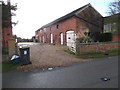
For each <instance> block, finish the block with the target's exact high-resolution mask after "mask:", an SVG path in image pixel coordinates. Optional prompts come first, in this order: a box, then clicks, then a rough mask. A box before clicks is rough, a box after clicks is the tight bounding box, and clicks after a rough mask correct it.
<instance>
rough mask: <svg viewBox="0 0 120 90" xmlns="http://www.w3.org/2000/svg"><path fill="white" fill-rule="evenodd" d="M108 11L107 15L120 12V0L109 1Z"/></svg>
mask: <svg viewBox="0 0 120 90" xmlns="http://www.w3.org/2000/svg"><path fill="white" fill-rule="evenodd" d="M108 13H109V15H114V14H117V13H120V0H114V1H113V2H110V4H109V10H108Z"/></svg>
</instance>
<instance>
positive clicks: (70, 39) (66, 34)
mask: <svg viewBox="0 0 120 90" xmlns="http://www.w3.org/2000/svg"><path fill="white" fill-rule="evenodd" d="M102 23H103V18H102V16H101V14H99V13H98V12H97V11H96V10H95V9H94V8H93V7H92V6H91V4H87V5H85V6H83V7H81V8H79V9H77V10H75V11H73V12H71V13H69V14H67V15H65V16H63V17H61V18H58V19H56V20H54V21H52V22H51V23H48V24H46V25H44V26H42V27H41V28H40V29H38V30H37V31H36V32H35V38H36V39H37V41H38V42H42V43H51V44H61V45H67V46H70V44H74V43H75V40H76V38H77V37H82V36H84V35H89V36H90V37H91V38H93V39H94V41H99V35H100V33H101V32H102V30H103V24H102Z"/></svg>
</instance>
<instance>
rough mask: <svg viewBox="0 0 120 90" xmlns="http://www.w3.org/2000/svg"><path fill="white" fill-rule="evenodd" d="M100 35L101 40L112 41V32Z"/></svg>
mask: <svg viewBox="0 0 120 90" xmlns="http://www.w3.org/2000/svg"><path fill="white" fill-rule="evenodd" d="M100 37H101V40H100V41H101V42H107V41H112V33H102V34H101V35H100Z"/></svg>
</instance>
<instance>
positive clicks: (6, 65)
mask: <svg viewBox="0 0 120 90" xmlns="http://www.w3.org/2000/svg"><path fill="white" fill-rule="evenodd" d="M17 66H19V64H12V63H11V62H8V61H7V62H3V63H2V71H3V72H6V71H12V70H16V69H17Z"/></svg>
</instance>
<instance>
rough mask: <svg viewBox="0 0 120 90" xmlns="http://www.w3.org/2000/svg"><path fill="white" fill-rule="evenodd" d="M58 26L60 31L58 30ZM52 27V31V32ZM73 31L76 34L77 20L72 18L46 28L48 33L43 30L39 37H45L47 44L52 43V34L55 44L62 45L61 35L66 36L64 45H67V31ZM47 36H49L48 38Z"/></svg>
mask: <svg viewBox="0 0 120 90" xmlns="http://www.w3.org/2000/svg"><path fill="white" fill-rule="evenodd" d="M57 25H58V29H57V28H56V27H57ZM50 27H51V30H50ZM68 30H73V31H75V32H76V18H75V17H71V18H69V19H67V20H64V21H62V22H59V23H56V24H54V25H51V26H49V27H47V28H46V32H45V31H44V30H42V31H41V32H40V33H39V37H41V38H42V36H44V37H45V42H46V43H50V34H53V43H55V44H60V33H63V35H64V44H66V31H68ZM46 35H47V36H46Z"/></svg>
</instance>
